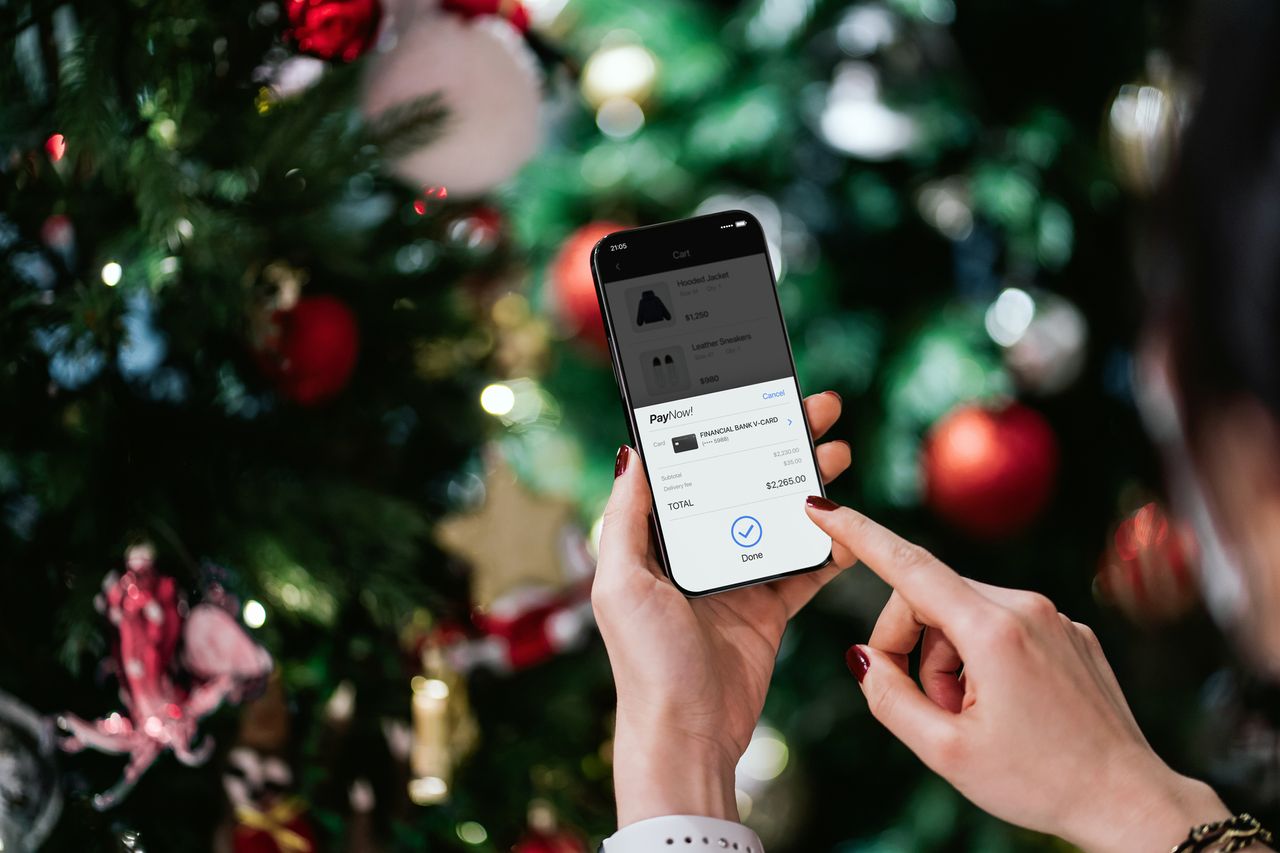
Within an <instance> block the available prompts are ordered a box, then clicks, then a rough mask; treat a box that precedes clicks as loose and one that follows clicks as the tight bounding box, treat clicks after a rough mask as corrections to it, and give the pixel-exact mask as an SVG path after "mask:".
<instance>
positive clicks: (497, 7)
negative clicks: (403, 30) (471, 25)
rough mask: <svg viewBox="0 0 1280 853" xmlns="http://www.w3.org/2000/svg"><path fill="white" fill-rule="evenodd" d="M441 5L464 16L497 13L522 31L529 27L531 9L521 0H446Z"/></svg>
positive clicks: (475, 16)
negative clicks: (526, 7) (520, 0)
mask: <svg viewBox="0 0 1280 853" xmlns="http://www.w3.org/2000/svg"><path fill="white" fill-rule="evenodd" d="M441 6H442V7H443V8H445V9H447V10H449V11H450V12H457V13H458V14H459V15H461V16H462V17H464V18H478V17H480V16H481V15H496V16H498V17H499V18H502V19H503V20H505V21H506V22H507V23H509V24H511V26H513V27H515V28H516V29H517V30H519V31H520V32H522V33H523V32H525V31H527V30H528V29H529V11H528V10H527V9H525V7H524V4H523V3H521V2H519V0H444V2H443V3H441Z"/></svg>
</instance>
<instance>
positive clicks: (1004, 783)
mask: <svg viewBox="0 0 1280 853" xmlns="http://www.w3.org/2000/svg"><path fill="white" fill-rule="evenodd" d="M809 517H810V518H812V519H813V521H814V523H816V524H817V525H818V526H819V527H821V528H822V529H823V530H825V531H826V532H827V533H829V534H830V535H831V537H832V539H833V540H834V542H835V558H836V562H837V563H838V564H839V565H850V564H852V563H853V562H854V561H855V560H861V561H862V562H863V563H865V564H866V565H867V566H868V567H869V568H870V569H871V570H872V571H874V572H875V573H876V574H878V575H879V576H880V577H881V578H883V579H884V580H885V581H886V582H887V583H888V584H889V585H890V586H892V587H893V595H892V596H891V597H890V599H889V601H888V603H887V604H886V605H885V608H884V611H883V612H882V613H881V615H880V619H879V621H878V622H877V623H876V626H875V630H874V631H873V633H872V635H871V640H870V642H869V643H868V644H867V645H865V646H854V647H853V648H851V649H850V650H849V653H848V662H849V666H850V668H851V669H852V670H853V671H854V674H855V675H857V676H859V682H860V683H861V686H862V690H863V692H864V694H865V695H866V699H867V702H868V704H869V706H870V709H871V713H872V714H873V715H874V716H875V717H876V719H878V720H879V721H880V722H881V723H882V724H884V726H885V727H886V728H888V729H889V731H890V732H892V733H893V734H894V735H895V736H897V737H898V738H899V739H900V740H901V741H902V742H903V743H905V744H906V745H907V746H908V747H909V748H910V749H911V750H912V751H913V752H915V753H916V755H918V756H919V757H920V759H921V760H922V761H924V763H925V764H927V765H928V766H929V767H930V768H932V769H933V770H934V771H935V772H936V773H938V774H939V775H941V776H943V777H944V778H946V779H947V780H948V781H949V782H951V783H952V784H953V785H955V787H956V788H957V789H958V790H959V791H960V793H962V794H964V795H965V796H966V797H968V798H969V799H970V800H972V801H973V802H974V803H975V804H976V805H978V806H979V807H981V808H982V809H984V810H986V811H988V812H990V813H991V814H993V815H995V816H996V817H999V818H1001V819H1003V820H1007V821H1009V822H1011V823H1015V824H1018V825H1020V826H1024V827H1027V828H1030V829H1034V830H1039V831H1041V832H1047V833H1051V834H1054V835H1058V836H1060V837H1062V838H1064V839H1066V840H1067V841H1069V842H1071V843H1073V844H1075V845H1077V846H1079V847H1081V848H1083V849H1085V850H1088V851H1091V853H1092V851H1099V853H1105V852H1106V851H1118V853H1119V852H1120V851H1123V853H1135V851H1137V852H1138V853H1140V851H1146V850H1150V851H1166V850H1169V849H1171V848H1172V847H1173V846H1174V845H1176V844H1178V843H1179V842H1180V841H1182V840H1183V839H1185V838H1186V836H1187V832H1188V830H1189V829H1190V828H1191V826H1192V825H1193V824H1198V823H1205V822H1210V821H1216V820H1221V819H1223V818H1226V817H1228V816H1229V815H1230V813H1229V812H1228V811H1227V808H1226V806H1224V805H1223V804H1222V801H1221V800H1219V799H1218V797H1217V795H1216V794H1214V793H1213V791H1212V789H1210V788H1209V787H1208V786H1207V785H1205V784H1203V783H1201V782H1197V781H1195V780H1193V779H1190V778H1187V777H1185V776H1181V775H1179V774H1177V773H1175V772H1174V771H1173V770H1172V769H1170V768H1169V766H1168V765H1167V764H1165V763H1164V762H1163V761H1162V760H1161V759H1160V758H1159V756H1157V755H1156V754H1155V752H1154V751H1153V750H1152V749H1151V746H1150V745H1149V744H1148V743H1147V741H1146V738H1144V737H1143V735H1142V732H1141V731H1140V730H1139V728H1138V724H1137V722H1136V721H1135V720H1134V717H1133V714H1132V712H1130V710H1129V706H1128V703H1126V702H1125V698H1124V695H1123V694H1122V693H1121V691H1120V685H1119V684H1118V683H1117V682H1116V678H1115V675H1114V674H1113V673H1112V671H1111V667H1110V666H1109V665H1108V664H1107V660H1106V657H1105V656H1104V655H1103V653H1102V647H1101V646H1100V645H1099V644H1098V640H1097V638H1096V637H1095V636H1094V634H1093V632H1092V631H1091V630H1090V629H1089V628H1088V627H1086V626H1084V625H1081V624H1079V623H1076V622H1072V621H1071V620H1070V619H1068V618H1067V617H1066V616H1064V615H1063V614H1061V613H1059V612H1058V609H1057V608H1056V607H1055V606H1054V605H1053V603H1052V602H1051V601H1049V599H1047V598H1045V597H1044V596H1042V595H1039V594H1036V593H1032V592H1025V591H1022V590H1012V589H1003V588H1000V587H994V586H989V585H986V584H982V583H978V582H975V581H970V580H967V579H965V578H962V577H960V576H959V575H957V574H956V573H955V572H954V571H952V570H951V569H950V568H948V567H947V566H945V565H944V564H942V563H941V562H939V561H938V560H937V559H935V558H934V557H933V556H932V555H931V554H929V553H928V552H927V551H925V550H924V549H923V548H920V547H919V546H916V545H913V544H911V543H909V542H906V541H905V540H903V539H901V538H899V537H898V536H896V535H894V534H893V533H891V532H890V531H888V530H886V529H885V528H883V527H881V526H880V525H878V524H876V523H875V522H873V521H871V520H870V519H868V518H866V517H865V516H863V515H861V514H859V513H857V512H854V511H853V510H850V509H844V508H839V507H837V506H836V505H835V504H833V503H831V502H830V501H827V500H826V499H824V498H810V500H809ZM917 644H920V645H921V657H920V680H921V684H922V686H923V691H922V690H921V687H920V686H917V684H916V683H915V681H913V680H912V678H911V676H910V675H909V674H908V671H907V655H908V654H909V653H910V652H911V651H912V650H913V649H914V648H915V646H916V645H917Z"/></svg>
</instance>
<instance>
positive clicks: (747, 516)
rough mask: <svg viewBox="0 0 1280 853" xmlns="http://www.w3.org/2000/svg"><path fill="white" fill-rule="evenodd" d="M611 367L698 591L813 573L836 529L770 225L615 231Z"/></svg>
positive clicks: (719, 217) (670, 555)
mask: <svg viewBox="0 0 1280 853" xmlns="http://www.w3.org/2000/svg"><path fill="white" fill-rule="evenodd" d="M591 266H592V274H593V275H594V277H595V283H596V294H597V296H598V297H599V299H600V310H601V312H602V313H603V315H604V324H605V331H606V333H607V335H608V339H609V350H610V353H611V354H612V357H613V369H614V376H615V377H616V378H617V380H618V389H619V391H620V392H621V394H622V404H623V408H624V409H625V410H626V415H627V422H628V425H629V426H630V429H631V439H632V442H633V444H634V446H635V448H636V449H637V450H638V451H639V452H640V456H641V458H642V459H643V460H644V465H645V471H646V473H647V475H648V477H649V486H650V488H651V489H652V490H653V506H654V512H653V521H654V527H655V532H656V535H657V547H658V554H659V557H660V558H661V560H662V563H663V566H664V568H665V569H666V572H667V575H668V576H669V577H670V578H671V581H672V583H674V584H675V585H676V587H677V588H678V589H679V590H680V591H681V592H683V593H684V594H685V595H688V596H697V595H708V594H711V593H716V592H723V591H725V590H729V589H734V588H736V587H741V586H747V585H749V584H755V583H762V582H764V581H769V580H773V579H775V578H780V577H784V576H786V575H793V574H798V573H800V572H808V571H812V570H814V569H817V568H820V567H821V566H823V565H825V564H826V562H827V561H828V560H829V559H830V557H831V538H830V537H829V536H827V535H826V534H825V533H823V532H822V531H821V530H819V529H818V527H817V526H815V525H814V524H813V522H811V521H810V520H809V517H808V516H807V515H806V514H805V498H806V497H807V496H808V495H821V494H823V489H822V478H821V477H820V476H819V475H818V465H817V459H816V457H815V455H814V448H813V439H812V437H811V436H810V433H809V422H808V420H807V418H806V417H805V412H804V406H803V405H801V400H802V398H801V396H800V384H799V382H798V381H797V379H796V367H795V360H794V359H793V358H792V355H791V343H790V341H788V339H787V329H786V325H785V323H784V322H783V319H782V307H781V305H780V304H779V302H778V292H777V284H776V282H775V280H774V275H773V266H772V264H771V263H770V261H769V248H768V245H767V243H766V242H765V237H764V230H763V229H762V228H761V227H760V223H759V222H758V221H757V220H756V218H755V217H754V216H752V215H751V214H749V213H746V212H744V211H741V210H732V211H728V212H725V213H713V214H710V215H707V216H699V217H695V218H693V219H684V220H680V221H678V222H667V223H664V224H662V225H650V226H647V227H644V228H633V229H629V230H626V231H618V232H615V233H613V234H610V235H609V236H607V237H605V238H604V239H603V240H601V241H600V242H599V243H597V244H596V246H595V249H594V251H593V252H592V256H591Z"/></svg>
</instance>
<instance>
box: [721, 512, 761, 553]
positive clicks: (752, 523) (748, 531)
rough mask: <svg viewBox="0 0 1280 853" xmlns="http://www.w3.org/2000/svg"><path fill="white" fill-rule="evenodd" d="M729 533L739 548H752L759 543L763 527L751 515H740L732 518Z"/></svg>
mask: <svg viewBox="0 0 1280 853" xmlns="http://www.w3.org/2000/svg"><path fill="white" fill-rule="evenodd" d="M729 535H730V536H732V537H733V541H734V544H735V545H737V546H739V547H740V548H753V547H755V546H756V545H758V544H759V543H760V537H761V536H763V535H764V529H763V528H761V526H760V522H759V521H757V520H756V519H755V518H754V517H753V516H750V515H740V516H738V517H737V518H735V519H734V520H733V524H731V525H729Z"/></svg>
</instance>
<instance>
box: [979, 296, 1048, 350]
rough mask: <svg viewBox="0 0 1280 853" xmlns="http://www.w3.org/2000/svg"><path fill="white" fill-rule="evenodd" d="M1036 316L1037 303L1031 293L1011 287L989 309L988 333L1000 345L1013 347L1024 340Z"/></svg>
mask: <svg viewBox="0 0 1280 853" xmlns="http://www.w3.org/2000/svg"><path fill="white" fill-rule="evenodd" d="M1035 316H1036V303H1035V300H1034V299H1032V298H1031V294H1029V293H1027V292H1026V291H1025V290H1021V289H1019V288H1016V287H1010V288H1008V289H1006V290H1004V291H1003V292H1002V293H1001V294H1000V295H999V296H997V297H996V301H995V302H992V303H991V307H989V308H988V309H987V316H986V327H987V334H988V335H990V336H991V340H993V341H995V342H996V343H998V344H999V345H1000V346H1002V347H1011V346H1013V345H1014V344H1016V343H1017V342H1018V341H1020V340H1022V336H1023V335H1025V334H1026V333H1027V329H1028V328H1029V327H1030V326H1031V320H1032V319H1033V318H1034V317H1035Z"/></svg>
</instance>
